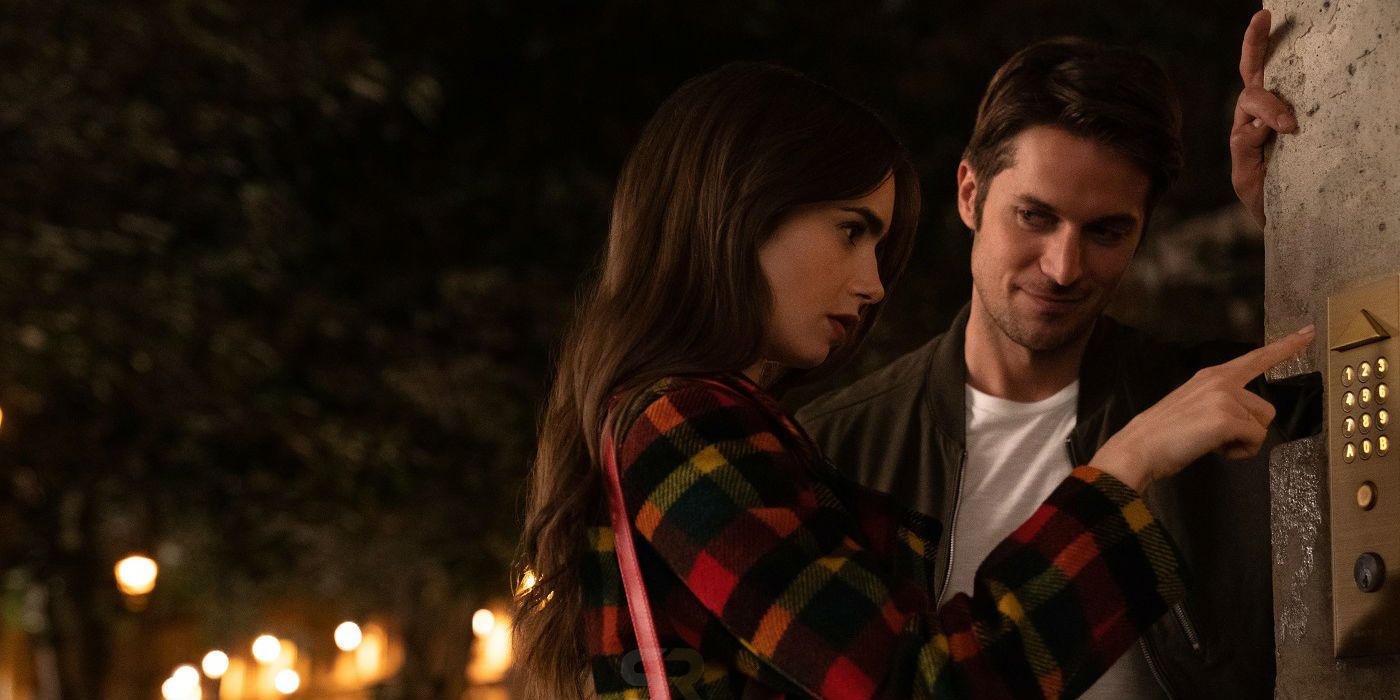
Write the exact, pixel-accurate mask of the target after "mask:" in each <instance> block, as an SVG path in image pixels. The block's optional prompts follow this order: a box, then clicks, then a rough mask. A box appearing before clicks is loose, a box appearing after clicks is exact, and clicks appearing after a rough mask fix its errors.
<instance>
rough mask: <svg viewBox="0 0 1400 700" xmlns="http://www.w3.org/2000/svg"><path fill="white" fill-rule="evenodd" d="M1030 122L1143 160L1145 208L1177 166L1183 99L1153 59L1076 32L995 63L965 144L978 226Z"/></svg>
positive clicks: (1139, 161)
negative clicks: (994, 186)
mask: <svg viewBox="0 0 1400 700" xmlns="http://www.w3.org/2000/svg"><path fill="white" fill-rule="evenodd" d="M1033 126H1051V127H1056V128H1059V129H1064V130H1065V131H1067V132H1069V133H1071V134H1073V135H1075V136H1078V137H1080V138H1085V139H1089V140H1092V141H1095V142H1098V143H1101V144H1103V145H1105V146H1108V147H1110V148H1112V149H1114V150H1116V151H1118V152H1119V153H1121V154H1122V155H1123V156H1125V157H1126V158H1127V159H1128V160H1129V161H1130V162H1132V163H1133V164H1134V165H1136V166H1137V167H1138V168H1140V169H1141V170H1142V172H1143V173H1145V174H1146V175H1147V176H1148V178H1149V180H1150V186H1149V188H1148V191H1147V201H1146V202H1145V203H1144V204H1145V208H1144V213H1145V216H1150V215H1151V211H1152V208H1153V206H1154V205H1156V203H1157V200H1158V198H1159V197H1161V195H1162V193H1163V192H1164V191H1165V190H1166V189H1167V187H1168V186H1169V185H1170V184H1171V182H1172V180H1174V179H1176V175H1177V173H1178V172H1180V170H1181V106H1180V105H1179V104H1178V103H1177V98H1176V92H1175V90H1173V88H1172V85H1171V82H1170V81H1169V80H1167V76H1166V74H1165V73H1163V72H1162V69H1161V68H1160V67H1158V66H1157V64H1156V63H1154V62H1153V61H1152V59H1150V58H1148V57H1147V56H1144V55H1143V54H1141V53H1138V52H1136V51H1133V50H1131V49H1126V48H1121V47H1114V46H1106V45H1103V44H1098V43H1095V42H1092V41H1088V40H1085V39H1079V38H1059V39H1049V40H1046V41H1041V42H1038V43H1035V44H1031V45H1030V46H1027V47H1026V48H1024V49H1021V50H1020V51H1018V52H1016V54H1015V55H1014V56H1012V57H1011V59H1010V60H1008V61H1007V62H1006V63H1005V64H1004V65H1002V67H1001V68H1000V69H998V70H997V72H996V75H994V76H992V82H991V84H989V85H988V86H987V92H986V94H984V95H983V96H982V103H981V105H979V106H978V108H977V124H976V126H975V127H974V128H973V131H972V139H971V141H970V142H969V143H968V144H967V150H965V151H963V158H964V159H965V160H967V162H968V164H969V165H970V166H971V168H972V172H973V174H974V175H976V177H977V181H978V183H979V187H978V188H977V201H976V219H975V221H976V224H977V226H979V227H980V226H981V225H982V205H983V204H984V203H985V202H986V199H987V190H988V185H990V183H991V181H992V178H994V177H996V175H997V174H998V173H1000V172H1001V171H1003V170H1005V169H1006V168H1008V167H1010V166H1011V164H1012V163H1013V162H1014V160H1015V157H1016V154H1015V149H1014V141H1015V138H1016V136H1017V135H1018V134H1020V133H1021V132H1022V131H1025V130H1026V129H1028V128H1030V127H1033ZM1143 225H1144V226H1146V222H1144V224H1143Z"/></svg>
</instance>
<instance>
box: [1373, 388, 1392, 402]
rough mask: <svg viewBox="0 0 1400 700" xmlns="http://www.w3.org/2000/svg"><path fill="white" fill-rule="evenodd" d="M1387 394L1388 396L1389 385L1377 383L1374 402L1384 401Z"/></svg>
mask: <svg viewBox="0 0 1400 700" xmlns="http://www.w3.org/2000/svg"><path fill="white" fill-rule="evenodd" d="M1389 396H1390V387H1388V386H1386V385H1384V384H1377V385H1376V403H1385V400H1386V398H1387V397H1389Z"/></svg>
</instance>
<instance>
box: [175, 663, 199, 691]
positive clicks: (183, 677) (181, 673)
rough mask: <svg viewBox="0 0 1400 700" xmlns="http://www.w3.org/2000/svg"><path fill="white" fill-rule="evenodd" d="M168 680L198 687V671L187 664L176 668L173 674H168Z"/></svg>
mask: <svg viewBox="0 0 1400 700" xmlns="http://www.w3.org/2000/svg"><path fill="white" fill-rule="evenodd" d="M170 678H171V680H176V681H179V682H180V683H181V684H182V685H187V686H189V685H199V671H196V670H195V668H194V667H193V666H190V665H188V664H186V665H184V666H180V667H178V668H176V669H175V672H174V673H172V674H170Z"/></svg>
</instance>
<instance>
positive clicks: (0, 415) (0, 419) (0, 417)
mask: <svg viewBox="0 0 1400 700" xmlns="http://www.w3.org/2000/svg"><path fill="white" fill-rule="evenodd" d="M4 424H5V412H4V411H0V425H4Z"/></svg>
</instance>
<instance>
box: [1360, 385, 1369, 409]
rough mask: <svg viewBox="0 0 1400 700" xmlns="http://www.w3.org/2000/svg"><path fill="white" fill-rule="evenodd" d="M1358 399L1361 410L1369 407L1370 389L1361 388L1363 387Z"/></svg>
mask: <svg viewBox="0 0 1400 700" xmlns="http://www.w3.org/2000/svg"><path fill="white" fill-rule="evenodd" d="M1359 398H1360V401H1359V403H1360V404H1361V407H1362V408H1366V407H1367V406H1370V405H1371V387H1369V386H1363V387H1361V393H1360V395H1359Z"/></svg>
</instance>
